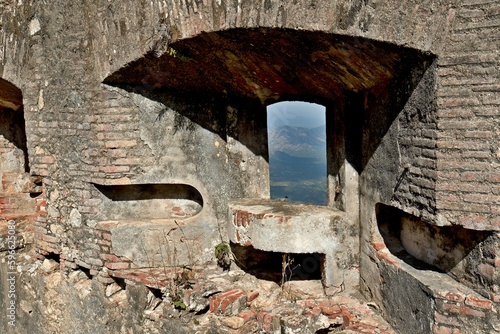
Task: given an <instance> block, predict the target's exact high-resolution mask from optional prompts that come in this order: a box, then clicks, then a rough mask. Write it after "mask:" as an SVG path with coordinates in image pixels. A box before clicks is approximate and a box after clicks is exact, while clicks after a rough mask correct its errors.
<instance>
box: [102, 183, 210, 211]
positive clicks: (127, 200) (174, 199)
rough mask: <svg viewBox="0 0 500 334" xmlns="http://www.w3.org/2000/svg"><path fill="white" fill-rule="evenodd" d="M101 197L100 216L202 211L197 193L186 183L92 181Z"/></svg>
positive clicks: (200, 200)
mask: <svg viewBox="0 0 500 334" xmlns="http://www.w3.org/2000/svg"><path fill="white" fill-rule="evenodd" d="M94 186H95V188H96V189H97V190H99V193H100V194H101V198H102V200H103V201H102V204H101V206H102V207H101V210H100V213H99V214H98V215H101V216H102V217H100V218H101V219H129V218H144V219H169V218H172V219H174V218H179V219H182V218H189V217H192V216H194V215H196V214H197V213H199V212H200V211H201V209H202V208H203V198H202V196H201V194H200V192H199V191H198V190H197V189H196V188H194V187H192V186H190V185H187V184H130V185H100V184H94Z"/></svg>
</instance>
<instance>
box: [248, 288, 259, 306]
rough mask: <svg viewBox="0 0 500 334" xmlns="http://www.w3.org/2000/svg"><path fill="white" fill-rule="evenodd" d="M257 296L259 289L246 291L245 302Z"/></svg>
mask: <svg viewBox="0 0 500 334" xmlns="http://www.w3.org/2000/svg"><path fill="white" fill-rule="evenodd" d="M257 297H259V291H257V290H256V291H252V292H248V293H247V302H249V303H250V302H252V301H253V300H254V299H255V298H257Z"/></svg>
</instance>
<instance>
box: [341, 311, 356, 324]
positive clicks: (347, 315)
mask: <svg viewBox="0 0 500 334" xmlns="http://www.w3.org/2000/svg"><path fill="white" fill-rule="evenodd" d="M341 310H342V318H343V321H344V326H349V324H350V323H351V322H352V320H353V319H354V318H355V317H356V316H355V315H353V314H352V313H351V312H349V310H348V309H347V308H345V307H341Z"/></svg>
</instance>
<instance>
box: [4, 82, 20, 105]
mask: <svg viewBox="0 0 500 334" xmlns="http://www.w3.org/2000/svg"><path fill="white" fill-rule="evenodd" d="M22 104H23V95H22V94H21V90H20V89H19V88H17V87H16V86H14V85H13V84H11V83H10V82H8V81H6V80H3V79H2V78H0V109H2V108H8V109H12V110H18V109H19V108H20V107H21V106H22Z"/></svg>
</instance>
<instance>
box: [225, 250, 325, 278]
mask: <svg viewBox="0 0 500 334" xmlns="http://www.w3.org/2000/svg"><path fill="white" fill-rule="evenodd" d="M231 252H232V253H233V254H234V256H235V258H236V265H238V267H241V268H242V269H243V270H244V271H245V272H247V273H250V274H251V275H254V276H255V277H257V278H258V279H263V280H267V281H273V282H275V283H278V284H280V283H284V282H288V281H303V280H321V278H322V277H321V273H322V272H323V265H324V258H325V256H324V255H323V254H320V253H310V254H293V253H289V254H286V253H280V252H266V251H263V250H259V249H256V248H254V247H253V246H241V245H238V244H236V243H231Z"/></svg>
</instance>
